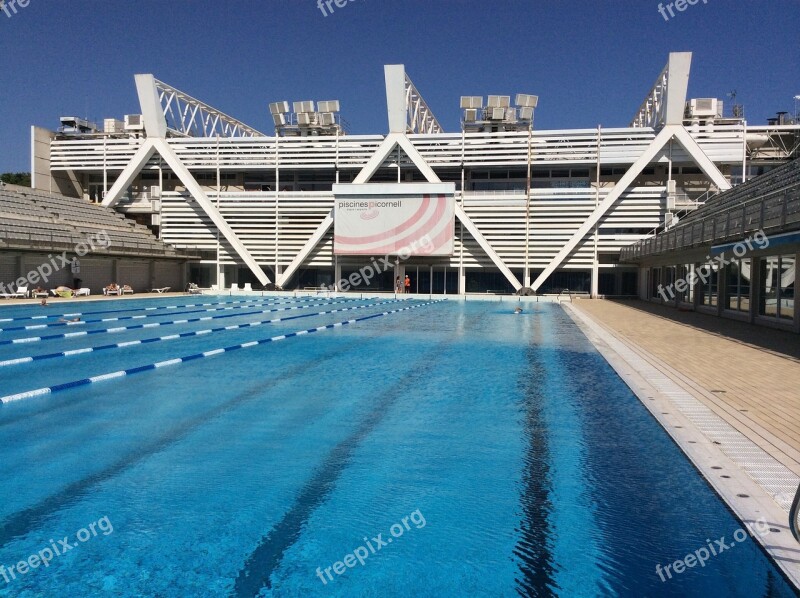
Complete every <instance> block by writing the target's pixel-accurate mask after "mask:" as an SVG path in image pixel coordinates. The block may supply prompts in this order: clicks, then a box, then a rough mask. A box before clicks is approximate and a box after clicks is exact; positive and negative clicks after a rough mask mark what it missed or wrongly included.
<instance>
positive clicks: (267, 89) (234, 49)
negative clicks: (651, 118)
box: [0, 0, 800, 172]
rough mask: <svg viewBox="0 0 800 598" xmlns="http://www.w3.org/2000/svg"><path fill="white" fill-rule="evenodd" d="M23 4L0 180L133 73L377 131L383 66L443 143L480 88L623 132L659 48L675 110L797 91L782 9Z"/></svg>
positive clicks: (795, 9) (11, 65) (787, 12)
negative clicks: (688, 60)
mask: <svg viewBox="0 0 800 598" xmlns="http://www.w3.org/2000/svg"><path fill="white" fill-rule="evenodd" d="M11 1H12V0H5V2H6V5H7V8H8V5H9V4H10V3H11ZM28 1H29V4H28V5H27V6H25V7H24V8H20V7H18V6H17V13H16V14H14V13H13V10H9V12H11V14H12V16H11V18H9V17H8V16H7V15H6V14H5V13H4V12H0V60H1V62H0V172H5V171H9V170H11V171H27V170H29V169H30V157H29V156H30V141H29V140H30V129H29V127H30V125H32V124H36V125H41V126H46V127H49V128H55V127H57V126H58V118H59V116H62V115H72V116H88V117H89V118H90V119H92V120H95V121H97V122H98V123H100V124H102V119H103V118H106V117H117V118H121V117H122V116H123V115H124V114H126V113H138V112H139V110H138V102H137V99H136V91H135V87H134V83H133V75H134V73H153V74H154V75H155V76H156V77H157V78H159V79H161V80H163V81H166V82H168V83H170V84H171V85H173V86H175V87H178V88H179V89H182V90H183V91H185V92H187V93H189V94H191V95H193V96H195V97H197V98H200V99H202V100H204V101H205V102H207V103H209V104H211V105H213V106H215V107H216V108H219V109H220V110H223V111H224V112H227V113H228V114H231V115H232V116H235V117H237V118H239V119H240V120H243V121H244V122H246V123H248V124H250V125H251V126H253V127H255V128H257V129H259V130H262V131H264V132H265V133H268V134H269V133H271V132H272V131H273V129H272V125H271V121H270V119H269V114H268V109H267V104H268V103H269V102H272V101H277V100H289V101H294V100H304V99H312V100H323V99H339V100H341V102H342V113H343V116H344V117H345V118H346V119H347V120H348V121H349V123H350V125H351V133H356V134H358V133H372V134H375V133H385V132H386V129H387V123H386V110H385V93H384V87H383V68H382V67H383V65H384V64H394V63H403V64H405V65H406V70H407V72H408V73H409V74H410V76H411V78H412V80H413V81H414V83H415V84H416V86H417V88H418V89H419V90H420V91H421V93H422V95H423V96H424V97H425V99H426V101H427V102H428V105H429V106H430V107H431V108H432V109H433V111H434V113H435V114H436V116H437V117H438V119H439V121H440V122H441V123H442V125H443V126H444V128H445V129H446V130H448V131H458V130H459V117H460V112H459V109H458V100H459V96H461V95H487V94H490V93H492V94H502V95H513V94H515V93H532V94H536V95H539V98H540V99H539V108H538V109H537V112H536V128H537V129H559V128H583V127H595V126H597V125H598V124H602V125H603V126H605V127H615V126H626V125H627V124H628V123H629V122H630V120H631V118H632V117H633V115H634V113H635V112H636V110H637V109H638V107H639V105H640V103H641V101H642V100H643V98H644V95H645V94H646V93H647V91H648V90H649V89H650V87H651V85H652V83H653V82H654V80H655V78H656V76H657V75H658V73H659V72H660V70H661V68H662V67H663V66H664V64H665V63H666V61H667V55H668V53H669V52H670V51H692V52H694V59H693V62H692V73H691V77H690V85H689V96H690V97H720V98H722V99H724V100H726V101H728V98H727V97H725V96H726V94H727V93H728V92H730V91H732V90H736V91H737V93H738V96H737V101H738V102H740V103H742V104H744V106H745V115H746V117H747V119H748V122H749V123H752V124H765V123H766V119H767V118H768V117H770V116H772V115H773V114H774V113H775V112H776V111H778V110H787V111H793V110H794V100H793V98H794V96H795V95H798V94H800V0H696V1H697V3H696V4H695V5H686V7H685V10H684V11H683V12H677V11H674V10H673V12H674V16H673V17H671V18H669V20H665V19H664V17H662V15H661V14H660V13H659V11H658V5H659V3H658V2H657V1H654V0H575V1H567V0H563V1H555V0H482V1H477V0H463V1H462V0H351V1H350V2H349V3H348V4H346V5H345V6H344V7H342V8H337V7H336V6H335V4H334V5H333V7H334V11H333V13H328V14H327V16H323V14H322V11H320V9H319V8H318V7H317V0H260V1H253V0H216V1H208V0H138V1H136V2H121V1H118V0H113V1H111V0H108V1H106V0H69V1H61V0H28ZM16 2H19V0H16ZM23 2H24V0H23ZM665 4H666V3H665ZM326 12H327V11H326ZM666 14H667V16H669V13H668V12H667V13H666Z"/></svg>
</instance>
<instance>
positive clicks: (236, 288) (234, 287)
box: [231, 282, 239, 293]
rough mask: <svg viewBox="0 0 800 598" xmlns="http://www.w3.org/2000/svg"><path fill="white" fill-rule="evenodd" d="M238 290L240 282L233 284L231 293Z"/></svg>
mask: <svg viewBox="0 0 800 598" xmlns="http://www.w3.org/2000/svg"><path fill="white" fill-rule="evenodd" d="M238 290H239V283H238V282H234V283H231V293H233V292H236V291H238Z"/></svg>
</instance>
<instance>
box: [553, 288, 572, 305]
mask: <svg viewBox="0 0 800 598" xmlns="http://www.w3.org/2000/svg"><path fill="white" fill-rule="evenodd" d="M563 293H566V294H567V295H568V296H569V302H570V303H572V292H571V291H570V290H569V289H563V290H561V291H559V292H558V295H557V296H556V301H558V302H559V303H561V295H562V294H563Z"/></svg>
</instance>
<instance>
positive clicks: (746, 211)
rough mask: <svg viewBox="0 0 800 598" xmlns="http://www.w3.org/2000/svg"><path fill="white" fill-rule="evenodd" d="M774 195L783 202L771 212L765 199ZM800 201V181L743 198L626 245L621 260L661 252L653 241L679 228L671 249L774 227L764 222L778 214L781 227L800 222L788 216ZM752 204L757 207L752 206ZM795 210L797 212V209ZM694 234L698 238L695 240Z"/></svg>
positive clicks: (621, 252)
mask: <svg viewBox="0 0 800 598" xmlns="http://www.w3.org/2000/svg"><path fill="white" fill-rule="evenodd" d="M775 198H777V199H778V200H779V202H780V203H779V204H777V205H776V206H771V208H772V213H766V212H767V208H766V202H769V201H772V200H773V199H775ZM797 202H800V183H798V182H795V183H792V184H791V185H790V186H788V187H786V188H783V189H781V190H779V191H773V192H770V193H768V194H766V195H764V196H761V197H755V198H752V199H749V200H746V201H744V202H741V203H738V204H734V205H732V206H728V207H727V208H724V209H723V210H721V211H719V212H717V213H711V214H708V215H706V216H703V217H702V218H698V219H697V220H692V221H689V222H685V223H679V224H678V225H676V226H675V227H673V228H671V229H669V230H668V231H664V232H663V233H660V234H657V235H655V236H652V237H649V238H646V239H643V240H641V241H637V242H636V243H634V244H632V245H628V246H626V247H623V248H622V249H621V251H620V258H621V259H622V260H627V259H631V258H637V257H643V256H645V255H651V254H653V253H659V252H660V248H659V247H656V246H654V243H661V242H662V240H663V238H664V237H666V236H669V235H673V236H675V235H677V234H679V231H680V235H681V244H680V246H678V245H677V243H676V246H675V247H673V248H671V249H680V248H683V247H687V246H692V245H694V244H695V243H696V242H701V243H702V242H703V241H711V240H713V239H715V238H716V239H722V238H728V237H731V236H735V235H737V234H741V235H744V234H745V233H747V232H749V231H751V230H758V229H763V228H774V227H775V226H776V225H772V226H768V227H765V224H766V223H767V222H770V221H771V220H775V219H776V218H777V219H778V220H779V223H778V225H777V226H778V228H779V229H783V228H785V227H786V225H789V224H794V223H795V222H797V220H796V218H797V217H796V216H794V215H792V220H791V221H789V220H788V219H787V218H786V216H787V212H788V209H787V208H788V206H789V204H790V203H791V204H792V205H793V206H794V205H795V204H796V203H797ZM753 207H755V208H756V209H755V210H752V208H753ZM775 207H779V208H780V210H778V211H780V214H777V215H776V213H775V212H776V210H775V209H774V208H775ZM792 214H794V212H793V213H792ZM740 215H741V218H740V221H738V220H735V222H736V225H735V231H734V230H732V229H734V227H731V226H729V219H730V218H731V217H733V218H736V219H739V217H740ZM748 216H749V222H748ZM717 223H720V225H722V224H725V232H724V234H722V235H718V234H716V231H715V229H716V227H717ZM707 225H710V226H709V228H710V231H709V232H708V234H706V232H705V227H706V226H707ZM698 226H699V227H700V228H701V230H700V234H699V235H695V228H696V227H698ZM687 231H688V233H689V234H688V236H689V239H688V241H689V242H688V243H687V242H686V241H687V239H686V236H687ZM695 237H698V238H697V239H696V240H695Z"/></svg>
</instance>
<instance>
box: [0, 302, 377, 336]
mask: <svg viewBox="0 0 800 598" xmlns="http://www.w3.org/2000/svg"><path fill="white" fill-rule="evenodd" d="M352 301H362V299H340V300H338V301H328V302H325V303H312V304H308V305H290V306H288V307H275V308H272V309H261V310H256V311H244V312H237V313H231V314H222V315H218V316H204V317H201V318H186V319H184V320H172V321H171V322H150V323H149V324H134V325H133V326H116V327H114V328H97V329H95V330H80V331H78V332H64V333H61V334H48V335H46V336H26V337H23V338H15V339H8V340H2V341H0V346H3V345H19V344H23V343H38V342H40V341H52V340H56V339H59V338H75V337H78V336H88V335H90V334H114V333H117V332H124V331H126V330H139V329H145V328H158V327H160V326H173V325H177V324H193V323H195V322H205V321H207V320H219V319H222V318H242V317H244V316H252V315H254V314H267V313H270V312H276V311H289V310H293V309H306V308H309V307H316V306H320V305H336V304H339V303H348V302H352ZM270 305H277V304H270ZM176 315H182V314H176Z"/></svg>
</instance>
